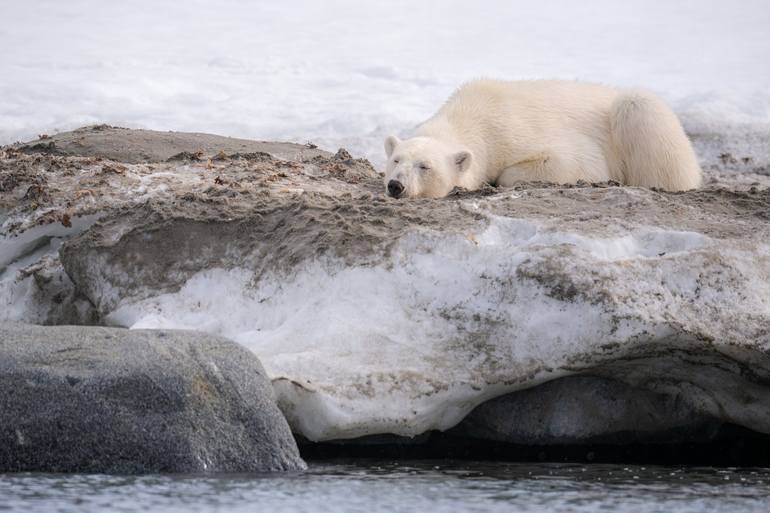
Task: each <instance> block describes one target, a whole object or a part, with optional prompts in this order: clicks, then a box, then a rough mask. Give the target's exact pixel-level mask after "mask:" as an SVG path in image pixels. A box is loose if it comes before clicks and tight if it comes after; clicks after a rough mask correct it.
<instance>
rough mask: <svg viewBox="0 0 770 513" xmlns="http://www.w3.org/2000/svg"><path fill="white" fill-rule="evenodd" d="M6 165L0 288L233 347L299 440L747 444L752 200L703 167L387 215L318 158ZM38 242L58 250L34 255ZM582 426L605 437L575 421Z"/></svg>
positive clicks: (769, 185)
mask: <svg viewBox="0 0 770 513" xmlns="http://www.w3.org/2000/svg"><path fill="white" fill-rule="evenodd" d="M11 153H12V154H10V155H9V154H8V152H7V151H6V158H5V160H2V159H0V171H3V170H5V171H3V172H5V173H6V176H7V178H6V179H5V181H6V182H7V183H11V184H17V185H14V187H13V191H12V192H11V193H6V194H5V195H0V204H5V205H8V207H7V208H8V210H7V214H6V215H7V220H6V221H5V224H4V225H3V226H4V228H3V229H4V230H5V231H4V232H3V233H4V235H5V237H6V240H7V241H20V242H18V243H17V244H15V246H13V247H14V248H15V249H14V250H13V251H10V250H9V251H7V252H6V253H7V257H6V261H8V262H9V264H7V270H6V273H5V275H6V276H10V274H9V273H11V271H12V272H13V273H19V272H21V270H23V269H26V268H27V267H24V266H22V264H21V263H20V262H22V260H25V259H27V260H26V261H29V262H28V263H26V264H25V265H27V266H28V265H34V262H36V261H37V260H36V259H39V258H42V256H43V253H45V254H50V252H54V256H56V257H58V259H59V260H58V261H59V262H60V265H61V266H62V269H63V272H64V273H65V274H66V276H68V277H69V279H70V280H71V282H72V284H73V285H72V286H73V294H74V295H75V296H78V297H82V298H83V301H85V302H86V303H87V304H88V305H90V307H91V308H92V309H93V315H94V318H95V319H96V320H97V322H100V323H104V324H112V325H117V326H124V327H132V328H164V329H167V328H191V329H198V330H203V331H208V332H211V333H216V334H222V335H225V336H227V337H229V338H231V339H233V340H236V341H237V342H240V343H241V344H243V345H244V346H245V347H247V348H248V349H250V350H251V351H253V352H254V353H255V354H257V355H258V356H259V358H260V360H261V361H262V362H263V364H264V365H265V369H266V371H267V374H268V376H269V377H270V378H271V380H272V382H273V385H274V388H275V390H276V392H277V400H278V404H279V406H280V407H281V409H282V410H283V412H284V414H285V415H286V416H287V419H288V420H289V423H290V425H291V427H292V429H293V430H294V431H295V433H297V434H298V435H301V436H302V437H304V438H306V439H308V440H312V441H323V440H339V439H352V438H356V437H362V436H371V435H381V434H388V433H391V434H395V435H402V436H417V435H421V434H423V433H427V432H429V431H431V430H442V431H443V430H449V429H451V428H453V427H455V426H457V425H458V424H459V423H460V422H461V421H462V420H463V419H464V418H466V417H467V416H468V415H469V414H470V413H471V412H473V411H474V410H475V409H477V407H479V406H480V405H484V404H485V403H487V402H488V401H490V400H493V399H495V398H499V397H502V399H497V401H494V402H492V403H490V404H489V405H486V406H482V407H481V408H479V409H477V410H476V412H475V413H474V414H472V415H471V416H470V417H469V418H468V419H467V421H466V423H464V424H461V425H460V427H458V428H457V429H461V430H465V431H464V432H465V433H466V435H467V436H469V437H470V436H474V437H476V436H480V437H487V438H490V439H500V440H506V439H507V440H509V441H516V440H520V441H524V440H533V441H534V440H540V441H541V442H542V443H555V444H557V443H583V441H592V442H596V441H597V440H598V441H602V440H603V441H606V442H612V441H613V440H620V441H621V442H623V443H624V441H626V440H642V441H644V440H653V441H659V440H671V441H675V440H678V439H681V437H686V436H694V435H698V436H705V437H707V436H708V433H709V432H710V429H711V427H712V426H718V425H719V424H722V423H729V424H737V425H740V426H745V427H747V428H749V429H753V430H756V431H759V432H763V433H770V388H768V387H767V383H768V382H770V381H768V377H770V354H769V353H768V350H769V349H770V328H768V326H770V301H768V298H770V245H769V244H768V241H770V222H769V221H770V178H769V177H767V176H764V175H761V174H751V173H736V172H734V170H732V171H731V170H730V169H721V168H718V165H719V164H718V163H717V164H715V166H717V167H716V168H710V169H709V170H707V185H706V186H705V187H704V188H702V189H701V190H698V191H690V192H685V193H662V192H659V191H654V190H648V189H640V188H633V187H619V186H617V184H612V183H605V184H581V185H580V186H555V185H552V184H542V183H525V184H520V185H518V186H516V187H514V188H511V189H496V188H494V187H487V188H485V189H483V190H480V191H476V192H472V193H469V192H465V191H457V192H456V193H455V194H453V195H452V196H450V197H449V198H446V199H441V200H431V199H415V200H406V201H399V200H393V199H390V198H387V197H385V196H384V194H382V183H381V180H380V178H379V177H378V175H377V174H376V172H375V171H374V170H373V169H372V168H371V166H369V165H368V164H367V163H366V162H364V161H360V160H355V159H352V158H348V156H347V155H345V154H343V153H342V152H338V154H337V155H338V156H340V157H339V158H335V157H328V158H327V157H323V156H321V157H314V158H312V159H310V160H303V161H301V162H288V161H280V160H277V159H252V160H249V159H242V158H232V159H229V158H228V159H221V160H219V159H217V160H212V162H211V163H210V164H209V163H208V162H206V163H203V162H195V161H183V162H167V163H162V164H142V165H131V164H120V163H115V162H98V163H91V164H88V161H87V160H82V159H84V157H61V156H59V157H57V156H51V155H37V156H30V155H27V154H17V153H13V152H11ZM34 159H40V160H39V161H37V163H35V161H34ZM79 159H80V160H79ZM105 165H106V166H107V170H106V171H105ZM71 166H77V169H79V171H78V173H74V172H71ZM118 166H122V168H121V167H118ZM41 168H42V169H44V170H45V173H41V172H40V171H39V170H40V169H41ZM121 169H123V170H121ZM36 170H37V171H36ZM83 182H85V183H88V184H90V183H93V184H94V185H93V190H94V194H93V196H89V195H87V194H86V195H83V194H79V193H78V191H79V188H80V187H83ZM33 185H34V186H36V187H40V188H41V190H42V192H39V193H37V192H36V194H35V195H34V197H35V198H41V199H38V200H36V199H34V198H31V197H27V195H26V191H27V190H28V188H29V187H32V186H33ZM48 189H50V190H51V191H52V192H53V193H48V194H46V193H45V192H46V190H48ZM36 191H37V189H36ZM25 198H26V199H25ZM61 210H65V211H66V212H67V213H68V216H69V217H68V221H69V223H70V225H71V226H70V227H65V226H64V225H63V224H62V220H61V217H56V215H57V214H56V213H57V212H60V211H61ZM87 216H97V220H93V221H92V220H90V219H91V218H88V217H87ZM35 230H37V231H35ZM45 237H48V238H54V237H55V238H58V239H60V243H59V245H56V247H55V248H53V247H45V248H43V249H44V250H45V251H43V249H40V248H41V247H42V246H40V244H41V243H40V242H39V241H41V240H44V239H45ZM8 247H11V246H10V244H9V245H8ZM35 248H38V249H35ZM41 251H43V253H41ZM0 290H2V287H0ZM9 290H10V289H9ZM0 297H1V296H0ZM42 301H43V299H40V300H39V301H38V303H40V302H42ZM38 303H35V304H38ZM30 305H31V306H29V308H27V307H24V308H22V311H21V312H20V313H19V314H18V315H19V316H20V317H23V316H24V315H29V311H30V309H31V308H33V307H34V306H35V305H34V304H30ZM38 306H39V305H38ZM580 376H590V379H589V378H582V377H580ZM570 380H577V381H570ZM570 383H573V384H576V385H575V386H574V388H573V387H572V386H571V385H569V384H570ZM565 384H567V385H565ZM578 385H579V386H578ZM565 387H566V388H565ZM510 394H513V395H510ZM575 394H577V395H575ZM608 394H609V396H610V397H615V398H616V399H614V400H613V401H610V400H609V399H608V398H607V395H608ZM540 403H542V404H550V405H553V408H552V409H551V410H549V411H550V412H551V413H550V414H548V415H546V414H545V413H544V412H538V409H537V407H536V406H534V405H537V404H540ZM605 407H613V408H617V410H618V411H619V412H625V413H623V414H618V415H616V416H614V415H611V414H607V415H605V416H603V417H599V418H597V419H594V421H590V419H588V418H586V417H585V415H584V413H585V411H586V410H587V409H597V408H605ZM506 410H510V411H513V412H515V415H512V416H511V417H505V415H504V412H505V411H506ZM501 412H502V413H501ZM642 414H644V415H642ZM640 415H642V417H644V419H641V418H640ZM642 420H644V422H642ZM564 425H568V426H570V428H569V429H563V428H559V429H556V427H557V426H564ZM538 426H540V427H538ZM629 426H636V429H632V430H629V429H630V428H629ZM538 430H541V431H540V432H538ZM533 443H534V442H533Z"/></svg>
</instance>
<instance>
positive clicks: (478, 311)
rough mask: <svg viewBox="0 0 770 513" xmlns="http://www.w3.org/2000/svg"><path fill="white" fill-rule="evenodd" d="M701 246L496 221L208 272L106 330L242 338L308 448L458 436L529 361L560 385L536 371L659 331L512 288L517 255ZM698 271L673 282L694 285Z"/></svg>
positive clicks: (607, 254)
mask: <svg viewBox="0 0 770 513" xmlns="http://www.w3.org/2000/svg"><path fill="white" fill-rule="evenodd" d="M708 245H709V240H708V238H707V237H705V236H703V235H700V234H694V233H688V232H677V231H666V230H659V229H656V230H652V229H650V230H640V231H639V232H638V233H636V234H634V235H633V236H631V235H627V236H623V237H618V238H599V237H595V238H591V237H586V236H584V235H578V234H575V233H569V232H559V231H554V230H544V229H542V227H540V226H539V225H538V224H537V223H535V222H529V221H524V220H519V219H507V218H501V217H497V218H495V217H493V218H491V221H490V224H489V226H488V227H487V228H486V229H484V230H483V231H480V232H479V233H477V234H471V236H469V237H462V236H448V235H438V234H432V233H429V232H414V233H410V234H409V235H407V236H405V237H404V238H403V240H401V241H400V242H399V244H398V246H397V248H396V249H395V250H394V252H393V254H392V256H391V257H389V258H387V259H385V260H384V261H383V262H381V263H380V264H379V265H376V266H346V265H345V264H344V263H342V262H339V261H336V260H334V259H325V260H316V261H312V262H308V263H306V264H303V265H302V266H300V267H299V268H298V269H296V270H295V271H293V272H292V273H291V274H290V275H282V274H275V275H272V276H269V277H263V278H262V279H261V280H260V281H259V284H258V286H256V287H255V286H254V285H253V279H252V276H253V275H252V273H251V272H249V271H248V270H246V269H230V270H225V269H208V270H205V271H202V272H200V273H198V274H196V275H195V276H193V277H192V278H191V279H190V280H188V281H187V282H186V283H185V285H184V286H183V287H182V288H181V290H179V291H178V292H174V293H168V294H164V295H160V296H155V297H152V298H149V299H146V300H142V301H137V302H130V301H124V302H123V304H122V306H120V307H119V308H117V310H115V311H114V312H113V313H112V314H110V315H109V316H108V318H107V321H108V322H109V323H111V324H114V325H118V326H126V327H131V328H166V329H168V328H178V329H196V330H203V331H206V332H210V333H217V334H222V335H225V336H228V337H230V338H232V339H233V340H236V341H238V342H240V343H241V344H243V345H244V346H246V347H247V348H249V349H251V350H252V351H254V353H256V354H257V355H258V356H259V357H260V359H261V361H262V362H263V364H264V366H265V369H266V371H267V372H268V375H269V376H270V377H271V379H273V383H274V385H275V388H276V391H277V394H278V400H279V403H280V404H281V406H282V408H283V410H284V412H285V413H286V414H287V416H288V417H289V420H290V422H291V423H292V426H293V428H294V429H295V430H297V431H298V432H300V433H301V434H302V435H303V436H306V437H307V438H309V439H311V440H324V439H330V438H348V437H355V436H362V435H366V434H372V433H397V434H401V435H410V436H411V435H416V434H419V433H423V432H425V431H427V430H430V429H442V430H443V429H448V428H450V427H452V426H453V425H454V424H456V423H457V422H458V421H460V420H461V419H462V418H463V417H464V416H465V415H467V414H468V412H469V411H470V410H471V409H472V408H473V407H475V406H477V405H478V404H480V403H482V402H483V401H485V400H487V399H489V398H491V397H494V396H495V395H498V394H499V393H501V389H506V386H503V385H501V384H500V383H503V382H505V379H506V377H509V376H510V375H512V374H516V373H517V372H523V371H522V369H526V368H528V366H531V367H532V371H531V372H533V373H535V374H537V376H538V378H537V379H541V380H542V379H546V378H547V379H552V378H554V377H556V374H553V373H552V372H550V371H548V372H543V370H542V369H537V365H536V364H535V362H539V361H544V360H545V361H553V362H558V361H560V360H561V359H562V358H563V357H564V355H565V354H570V353H571V352H579V351H582V350H588V349H587V348H589V347H591V346H592V345H593V344H595V343H597V341H602V343H605V344H606V343H610V342H611V341H612V340H628V339H629V338H633V336H634V335H636V336H638V337H642V336H649V334H650V333H651V332H654V331H655V330H656V329H659V328H655V325H654V324H647V325H645V324H643V323H637V324H636V325H635V324H634V323H633V322H627V323H621V324H619V325H618V326H617V327H616V328H615V329H614V331H612V332H608V331H607V326H608V325H609V324H611V323H609V322H608V314H607V313H606V312H605V311H603V309H602V308H601V307H600V306H599V305H598V304H594V303H591V302H590V301H574V302H562V301H558V300H555V299H553V298H551V297H548V296H546V295H544V294H543V293H542V290H541V289H540V286H539V285H538V284H537V283H535V282H532V283H529V284H527V282H523V283H522V282H521V281H516V285H513V283H514V282H512V280H514V281H515V280H516V278H515V276H516V275H517V274H516V269H517V267H518V266H519V265H520V264H521V263H522V262H524V261H525V260H532V259H537V258H538V255H539V254H540V252H541V251H543V250H544V248H549V247H550V248H558V247H560V246H568V247H569V248H570V251H572V252H574V254H575V255H576V260H577V261H578V262H581V261H596V259H599V260H602V259H606V260H611V261H618V262H619V263H618V265H619V266H620V268H624V267H629V266H632V264H625V263H622V262H620V261H621V260H628V261H633V260H639V259H646V258H648V256H655V257H658V258H659V255H660V254H665V252H666V251H672V252H684V253H686V252H694V251H698V250H700V249H703V248H706V247H708ZM581 255H584V256H581ZM564 272H570V269H569V268H568V267H565V268H564ZM698 272H699V269H697V268H696V269H692V273H694V274H690V275H688V276H678V277H675V280H679V281H680V283H672V284H669V285H668V286H669V287H670V289H672V290H676V289H677V288H678V287H680V288H681V287H684V288H687V287H689V288H692V287H693V286H694V285H693V284H694V281H695V280H694V278H695V275H697V273H698ZM615 286H616V288H617V290H620V289H622V288H623V287H626V286H629V287H635V286H636V284H635V282H634V280H633V279H630V282H629V284H628V285H615ZM524 305H526V306H524ZM557 374H564V372H563V371H561V372H560V373H557ZM513 388H515V386H514V385H508V386H507V389H513Z"/></svg>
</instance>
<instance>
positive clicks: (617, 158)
mask: <svg viewBox="0 0 770 513" xmlns="http://www.w3.org/2000/svg"><path fill="white" fill-rule="evenodd" d="M626 98H630V100H629V101H626ZM640 99H643V101H642V100H640ZM629 102H630V103H629ZM634 106H636V107H641V108H634ZM417 134H418V135H425V136H430V137H437V138H440V139H442V140H445V141H449V142H451V143H452V144H455V145H457V146H458V147H460V146H464V147H467V148H469V149H470V150H471V151H472V152H473V155H474V159H476V161H477V163H478V164H479V165H478V166H476V167H475V168H474V169H475V171H474V172H475V173H477V174H478V176H475V177H467V179H466V181H467V183H478V182H480V181H487V182H492V183H494V182H496V181H498V179H500V177H501V175H502V174H503V173H504V172H506V170H514V171H516V172H518V171H521V173H519V174H520V175H521V176H520V179H529V180H531V179H543V180H548V181H555V182H559V183H568V182H574V181H576V180H579V179H582V180H587V181H594V182H595V181H604V180H609V179H613V180H617V181H620V182H622V183H626V184H628V185H642V186H646V187H650V186H653V187H654V186H657V187H661V188H664V189H668V190H682V189H687V188H692V187H697V186H698V185H699V184H700V168H699V167H698V165H697V161H696V159H695V155H694V153H693V151H692V147H691V145H690V143H689V140H688V139H687V136H686V135H685V134H684V130H683V129H682V128H681V125H680V124H679V121H678V119H677V118H676V116H675V115H674V114H673V112H671V111H670V109H668V107H667V106H666V105H665V104H664V103H663V102H662V101H660V100H658V99H657V98H656V97H654V96H653V95H651V94H648V93H627V92H624V91H620V90H618V89H615V88H612V87H607V86H604V85H599V84H592V83H584V82H573V81H563V80H531V81H528V80H524V81H500V80H476V81H473V82H469V83H467V84H465V85H463V86H462V87H460V88H459V89H458V90H457V91H456V92H455V93H454V94H453V95H452V96H451V97H450V98H449V99H448V100H447V102H446V103H445V104H444V105H443V106H442V107H441V108H440V109H439V111H438V112H437V113H436V114H435V115H434V116H433V117H432V118H430V119H429V120H427V121H426V122H425V123H423V124H422V125H421V126H420V127H419V128H418V130H417ZM549 159H550V160H549ZM540 161H542V162H543V165H540ZM528 163H535V164H533V165H529V164H528ZM528 165H529V168H527V166H528ZM538 166H539V167H538ZM525 168H526V169H525ZM530 168H531V169H532V172H531V173H529V174H527V173H528V171H527V170H528V169H530ZM538 173H539V174H538Z"/></svg>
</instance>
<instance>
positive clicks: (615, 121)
mask: <svg viewBox="0 0 770 513" xmlns="http://www.w3.org/2000/svg"><path fill="white" fill-rule="evenodd" d="M610 137H611V141H612V145H613V147H614V150H615V151H616V153H617V156H618V157H619V159H620V166H621V169H620V171H621V174H622V176H623V182H624V183H625V184H627V185H636V186H640V187H658V188H660V189H664V190H667V191H684V190H689V189H695V188H697V187H698V186H700V184H701V170H700V166H699V165H698V161H697V159H696V157H695V152H694V151H693V149H692V146H691V145H690V141H689V139H688V138H687V135H686V134H685V133H684V129H683V128H682V125H681V124H680V123H679V120H678V119H677V117H676V115H675V114H674V113H673V112H672V111H671V109H669V108H668V106H667V105H666V104H665V103H663V101H661V100H660V99H658V98H657V97H655V96H654V95H652V94H649V93H644V92H639V93H636V92H634V93H626V94H622V95H620V96H619V97H618V98H617V99H616V100H615V101H614V102H613V104H612V106H611V108H610Z"/></svg>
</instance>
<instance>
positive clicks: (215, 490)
mask: <svg viewBox="0 0 770 513" xmlns="http://www.w3.org/2000/svg"><path fill="white" fill-rule="evenodd" d="M768 483H770V469H735V468H679V467H653V466H649V467H645V466H623V465H571V464H527V463H516V464H501V463H484V462H443V461H442V462H437V461H422V462H407V463H397V462H390V461H374V460H366V461H357V462H335V463H323V464H312V465H311V466H310V469H309V470H308V471H307V472H304V473H294V474H265V475H242V474H239V475H226V476H221V475H220V476H202V475H193V476H164V475H151V476H103V475H41V474H6V475H0V511H25V512H34V513H49V512H65V511H78V512H91V511H94V512H96V511H105V510H110V511H117V512H144V511H153V512H180V513H181V512H185V513H190V512H210V511H211V512H213V511H227V512H232V513H239V512H253V511H269V512H271V513H280V512H284V511H286V512H289V511H291V512H294V511H301V512H304V513H323V512H358V511H365V512H367V513H378V512H394V511H426V512H428V511H429V512H431V513H443V512H447V513H449V512H451V513H457V512H463V511H469V512H473V511H484V512H496V511H517V512H546V511H548V512H554V511H555V512H567V511H569V512H598V511H612V512H614V513H623V512H629V513H646V512H665V513H688V512H699V513H700V512H703V511H728V510H729V511H731V512H732V513H737V512H754V511H756V512H763V513H764V512H766V511H767V505H766V503H764V500H765V497H766V496H767V493H768V492H769V491H770V488H768Z"/></svg>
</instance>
